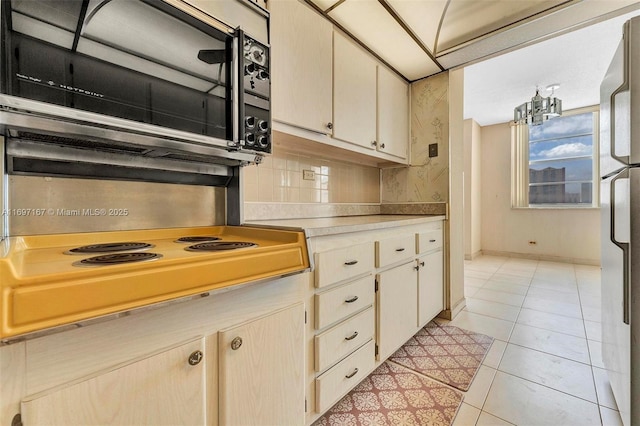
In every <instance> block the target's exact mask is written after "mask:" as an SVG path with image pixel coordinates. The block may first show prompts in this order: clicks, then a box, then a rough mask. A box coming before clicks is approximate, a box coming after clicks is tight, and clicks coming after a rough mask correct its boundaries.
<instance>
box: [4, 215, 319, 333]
mask: <svg viewBox="0 0 640 426" xmlns="http://www.w3.org/2000/svg"><path fill="white" fill-rule="evenodd" d="M185 237H186V238H185ZM185 240H186V241H185ZM3 244H4V245H3V246H2V249H1V250H0V289H1V291H2V304H1V305H0V317H1V321H2V323H1V328H0V339H7V338H11V337H16V336H20V335H23V334H27V333H31V332H35V331H39V330H43V329H47V328H51V327H56V326H60V325H64V324H70V323H74V322H78V321H82V320H86V319H90V318H95V317H99V316H103V315H107V314H112V313H116V312H122V311H126V310H130V309H134V308H138V307H142V306H147V305H151V304H154V303H159V302H164V301H168V300H172V299H176V298H180V297H185V296H190V295H196V294H199V293H205V292H209V291H212V290H216V289H220V288H223V287H229V286H234V285H240V284H244V283H248V282H252V281H257V280H262V279H266V278H272V277H278V276H281V275H286V274H291V273H295V272H300V271H304V270H305V269H307V268H309V256H308V253H307V247H306V243H305V238H304V234H303V233H302V232H297V231H285V230H276V229H263V228H251V227H244V226H238V227H233V226H216V227H203V228H172V229H160V230H141V231H118V232H96V233H81V234H59V235H38V236H25V237H10V238H8V239H7V240H5V241H3ZM83 246H87V247H83ZM84 251H88V252H84ZM121 262H122V263H121Z"/></svg>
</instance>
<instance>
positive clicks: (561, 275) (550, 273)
mask: <svg viewBox="0 0 640 426" xmlns="http://www.w3.org/2000/svg"><path fill="white" fill-rule="evenodd" d="M533 279H534V280H540V281H558V282H567V283H569V282H571V283H574V284H575V283H576V275H575V273H574V272H573V271H566V270H564V271H563V270H552V269H547V270H543V269H540V268H538V269H537V270H536V273H535V274H534V275H533Z"/></svg>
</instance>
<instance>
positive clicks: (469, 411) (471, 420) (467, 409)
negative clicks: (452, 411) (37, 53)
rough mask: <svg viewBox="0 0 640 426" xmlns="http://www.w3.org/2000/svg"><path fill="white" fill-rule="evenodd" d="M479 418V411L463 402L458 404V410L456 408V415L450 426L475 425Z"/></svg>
mask: <svg viewBox="0 0 640 426" xmlns="http://www.w3.org/2000/svg"><path fill="white" fill-rule="evenodd" d="M479 416H480V410H479V409H477V408H476V407H473V406H471V405H469V404H465V403H464V402H463V403H462V404H460V408H458V413H457V414H456V417H455V419H453V423H452V426H469V425H475V424H476V422H477V421H478V417H479Z"/></svg>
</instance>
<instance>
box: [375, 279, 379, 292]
mask: <svg viewBox="0 0 640 426" xmlns="http://www.w3.org/2000/svg"><path fill="white" fill-rule="evenodd" d="M375 291H378V279H377V278H376V284H375Z"/></svg>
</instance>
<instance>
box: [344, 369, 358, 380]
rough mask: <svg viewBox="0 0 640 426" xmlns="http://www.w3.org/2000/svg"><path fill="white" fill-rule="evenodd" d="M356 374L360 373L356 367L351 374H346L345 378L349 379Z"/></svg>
mask: <svg viewBox="0 0 640 426" xmlns="http://www.w3.org/2000/svg"><path fill="white" fill-rule="evenodd" d="M356 374H358V369H357V368H355V369H354V370H353V373H351V374H347V375H346V376H344V377H345V378H347V379H350V378H352V377H353V376H355V375H356Z"/></svg>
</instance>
